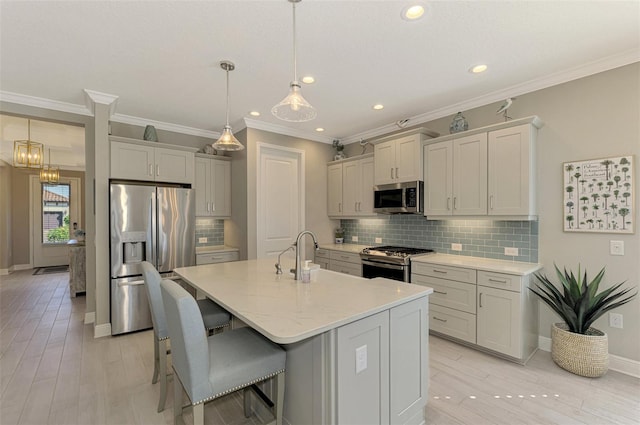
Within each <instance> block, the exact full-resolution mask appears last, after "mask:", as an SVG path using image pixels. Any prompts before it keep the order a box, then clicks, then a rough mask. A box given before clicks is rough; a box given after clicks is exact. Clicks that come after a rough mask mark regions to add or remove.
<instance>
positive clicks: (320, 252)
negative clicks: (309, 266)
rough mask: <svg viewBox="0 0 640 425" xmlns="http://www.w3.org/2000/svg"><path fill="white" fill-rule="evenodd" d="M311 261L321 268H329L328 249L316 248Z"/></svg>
mask: <svg viewBox="0 0 640 425" xmlns="http://www.w3.org/2000/svg"><path fill="white" fill-rule="evenodd" d="M313 262H314V263H315V264H319V265H320V268H321V269H326V270H329V263H330V262H331V259H330V257H329V250H327V249H323V248H320V249H317V250H316V253H315V257H314V259H313Z"/></svg>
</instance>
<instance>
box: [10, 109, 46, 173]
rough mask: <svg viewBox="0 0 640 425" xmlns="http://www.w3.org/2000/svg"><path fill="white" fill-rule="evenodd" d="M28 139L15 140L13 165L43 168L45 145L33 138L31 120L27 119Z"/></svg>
mask: <svg viewBox="0 0 640 425" xmlns="http://www.w3.org/2000/svg"><path fill="white" fill-rule="evenodd" d="M27 133H28V135H27V140H14V141H13V166H14V167H16V168H42V164H43V156H44V145H43V144H42V143H38V142H34V141H33V140H31V120H27Z"/></svg>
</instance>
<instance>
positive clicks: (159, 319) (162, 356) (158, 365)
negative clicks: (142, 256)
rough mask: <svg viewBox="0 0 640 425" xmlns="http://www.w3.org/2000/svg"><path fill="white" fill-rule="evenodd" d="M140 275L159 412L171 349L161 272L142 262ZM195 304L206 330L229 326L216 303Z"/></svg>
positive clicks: (164, 399)
mask: <svg viewBox="0 0 640 425" xmlns="http://www.w3.org/2000/svg"><path fill="white" fill-rule="evenodd" d="M142 276H143V278H144V283H145V285H144V286H145V288H147V298H148V299H149V306H150V307H151V320H152V321H153V355H154V363H153V379H152V381H151V382H152V383H153V384H155V383H156V382H158V377H160V401H159V402H158V412H162V411H163V410H164V404H165V401H166V399H167V355H168V354H169V353H170V352H171V351H170V350H169V349H168V347H167V341H168V339H169V332H168V331H167V319H166V316H165V313H164V305H163V304H162V294H161V293H160V281H161V280H162V278H161V276H160V273H158V271H157V270H156V268H155V267H153V266H152V265H151V263H149V262H147V261H143V262H142ZM197 305H198V307H199V310H200V314H201V316H202V320H203V321H204V326H205V328H206V329H207V332H209V331H215V330H218V329H222V328H224V327H225V326H228V325H229V323H230V321H231V315H230V314H229V312H228V311H226V310H224V309H223V308H222V307H220V306H219V305H218V304H216V303H214V302H213V301H211V300H209V299H204V300H197Z"/></svg>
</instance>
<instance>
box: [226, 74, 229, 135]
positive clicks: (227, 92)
mask: <svg viewBox="0 0 640 425" xmlns="http://www.w3.org/2000/svg"><path fill="white" fill-rule="evenodd" d="M226 71H227V127H229V66H228V65H227V69H226Z"/></svg>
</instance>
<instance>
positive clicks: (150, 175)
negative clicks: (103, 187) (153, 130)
mask: <svg viewBox="0 0 640 425" xmlns="http://www.w3.org/2000/svg"><path fill="white" fill-rule="evenodd" d="M110 139H111V178H115V179H126V180H142V181H157V182H165V183H188V184H193V182H194V171H193V166H194V152H193V151H195V149H192V148H184V147H180V146H175V147H174V146H172V145H167V144H162V145H160V146H159V144H158V143H155V142H144V141H140V140H136V139H126V138H122V137H114V136H112V137H110Z"/></svg>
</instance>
